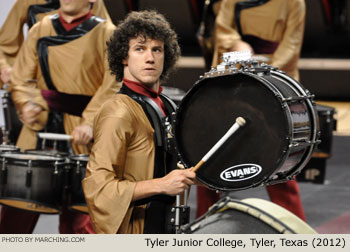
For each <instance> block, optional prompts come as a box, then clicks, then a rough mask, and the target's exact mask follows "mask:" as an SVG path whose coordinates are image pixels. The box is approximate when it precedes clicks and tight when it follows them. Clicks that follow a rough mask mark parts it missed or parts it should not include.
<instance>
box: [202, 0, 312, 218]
mask: <svg viewBox="0 0 350 252" xmlns="http://www.w3.org/2000/svg"><path fill="white" fill-rule="evenodd" d="M304 24H305V2H304V0H288V1H285V0H256V1H241V0H223V1H221V5H220V9H219V12H218V15H217V17H216V20H215V31H214V41H215V43H214V55H213V62H212V65H213V66H216V65H217V64H219V63H220V62H219V60H220V57H221V56H222V54H223V53H224V52H230V51H247V50H249V51H251V52H252V53H254V54H258V55H260V56H263V57H264V58H266V59H268V61H267V63H268V64H271V65H273V66H278V67H279V69H281V70H283V71H285V72H286V73H287V74H288V75H290V76H292V77H293V78H295V79H297V80H298V79H299V72H298V68H297V63H298V60H299V56H300V51H301V46H302V41H303V34H304ZM267 191H268V193H269V196H270V199H271V200H272V201H273V202H274V203H276V204H279V205H281V206H283V207H285V208H286V209H288V210H290V211H291V212H293V213H294V214H296V215H297V216H298V217H300V218H301V219H303V220H305V214H304V211H303V208H302V204H301V200H300V195H299V187H298V184H297V182H296V181H289V182H287V183H283V184H277V185H273V186H267ZM218 199H219V195H218V194H216V193H215V192H214V191H210V190H209V189H207V188H202V187H199V188H198V190H197V217H198V216H200V215H202V214H203V213H204V212H206V211H207V210H208V207H210V206H211V205H212V204H214V203H215V202H216V201H217V200H218Z"/></svg>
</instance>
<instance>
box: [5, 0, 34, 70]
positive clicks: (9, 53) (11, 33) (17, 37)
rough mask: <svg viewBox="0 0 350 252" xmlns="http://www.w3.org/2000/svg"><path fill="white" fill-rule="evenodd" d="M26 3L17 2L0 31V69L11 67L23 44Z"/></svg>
mask: <svg viewBox="0 0 350 252" xmlns="http://www.w3.org/2000/svg"><path fill="white" fill-rule="evenodd" d="M27 5H28V4H27V1H19V0H17V1H16V2H15V4H14V5H13V7H12V9H11V11H10V12H9V14H8V16H7V18H6V20H5V22H4V24H3V26H2V27H1V29H0V67H1V68H2V67H5V66H11V65H12V64H11V63H10V62H9V58H12V59H13V58H14V57H16V55H17V53H18V52H19V49H20V47H21V45H22V43H23V25H24V23H25V22H26V20H27V9H28V6H27Z"/></svg>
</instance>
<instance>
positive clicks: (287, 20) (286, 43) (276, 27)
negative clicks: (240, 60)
mask: <svg viewBox="0 0 350 252" xmlns="http://www.w3.org/2000/svg"><path fill="white" fill-rule="evenodd" d="M237 2H242V0H223V1H222V3H221V6H220V10H219V13H218V16H217V17H216V20H215V27H216V28H215V35H214V36H215V38H214V39H215V48H214V55H213V63H212V65H213V66H216V65H217V64H219V63H220V62H221V60H220V57H221V56H222V53H224V52H227V51H229V50H230V48H231V47H232V46H233V45H234V44H235V43H236V42H237V41H239V40H240V39H241V35H240V34H239V33H238V31H237V27H236V24H235V4H236V3H237ZM240 22H241V28H242V34H244V35H253V36H256V37H259V38H261V39H264V40H268V41H272V42H278V43H279V46H278V47H277V49H276V51H275V52H274V53H273V54H272V55H266V56H268V57H269V58H270V61H269V62H268V63H269V64H271V65H273V66H278V67H279V69H281V70H283V71H285V72H286V73H287V74H289V75H290V76H292V77H294V78H296V79H298V77H299V74H298V69H297V63H298V59H299V55H300V50H301V46H302V41H303V34H304V23H305V2H304V0H270V1H268V2H267V3H265V4H262V5H260V6H256V7H252V8H248V9H244V10H242V11H241V18H240Z"/></svg>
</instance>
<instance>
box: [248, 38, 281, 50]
mask: <svg viewBox="0 0 350 252" xmlns="http://www.w3.org/2000/svg"><path fill="white" fill-rule="evenodd" d="M242 39H243V40H244V41H245V42H247V43H248V44H250V45H251V46H252V47H253V49H254V53H255V54H273V53H274V52H275V51H276V49H277V47H278V45H279V43H278V42H272V41H269V40H264V39H261V38H258V37H256V36H252V35H243V37H242Z"/></svg>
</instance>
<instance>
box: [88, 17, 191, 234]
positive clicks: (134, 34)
mask: <svg viewBox="0 0 350 252" xmlns="http://www.w3.org/2000/svg"><path fill="white" fill-rule="evenodd" d="M108 55H109V57H108V58H109V65H110V68H111V70H112V72H113V73H114V74H115V75H116V78H117V80H118V81H121V80H123V86H122V88H121V90H120V92H119V93H118V94H116V95H115V96H114V97H113V98H111V99H110V100H108V101H107V102H106V103H104V105H103V106H102V108H101V109H100V110H99V112H98V114H97V116H96V118H95V122H94V145H93V147H92V151H91V155H90V160H89V163H88V165H87V172H86V178H85V179H84V180H83V187H84V192H85V198H86V201H87V204H88V208H89V213H90V216H91V219H92V222H93V225H94V227H95V231H96V232H97V233H169V232H172V231H171V227H170V228H169V226H168V225H167V223H169V220H167V218H166V215H167V214H169V211H170V209H169V208H170V207H171V206H172V205H173V203H174V197H173V196H174V195H177V194H179V193H182V192H183V191H184V190H185V189H187V188H189V186H190V185H193V184H194V183H195V173H194V172H193V171H191V170H190V169H187V170H180V169H178V170H177V169H174V170H172V169H173V168H175V167H176V162H175V163H174V161H173V158H174V157H172V155H171V153H168V152H166V151H165V143H164V140H163V139H162V138H163V134H164V132H163V134H162V133H161V132H162V131H163V130H162V125H160V122H162V121H163V119H164V117H165V116H167V115H169V114H170V113H171V112H172V111H173V109H174V107H173V106H171V102H169V100H168V99H166V97H165V96H163V95H162V94H161V92H162V87H161V86H160V84H161V82H162V81H163V80H164V79H165V78H166V77H167V76H168V74H169V73H170V71H171V70H173V68H174V66H175V63H176V61H177V59H178V57H179V55H180V49H179V45H178V42H177V35H176V33H175V32H174V31H173V30H172V29H171V28H170V25H169V23H168V22H167V21H166V20H165V18H164V17H163V16H162V15H160V14H158V13H156V12H154V11H143V12H132V13H130V14H129V15H128V16H127V17H126V19H125V20H124V21H123V22H122V23H120V24H119V25H118V26H117V29H116V31H115V32H114V34H113V36H112V38H111V40H110V41H109V42H108ZM159 131H160V132H159ZM174 166H175V167H174Z"/></svg>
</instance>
